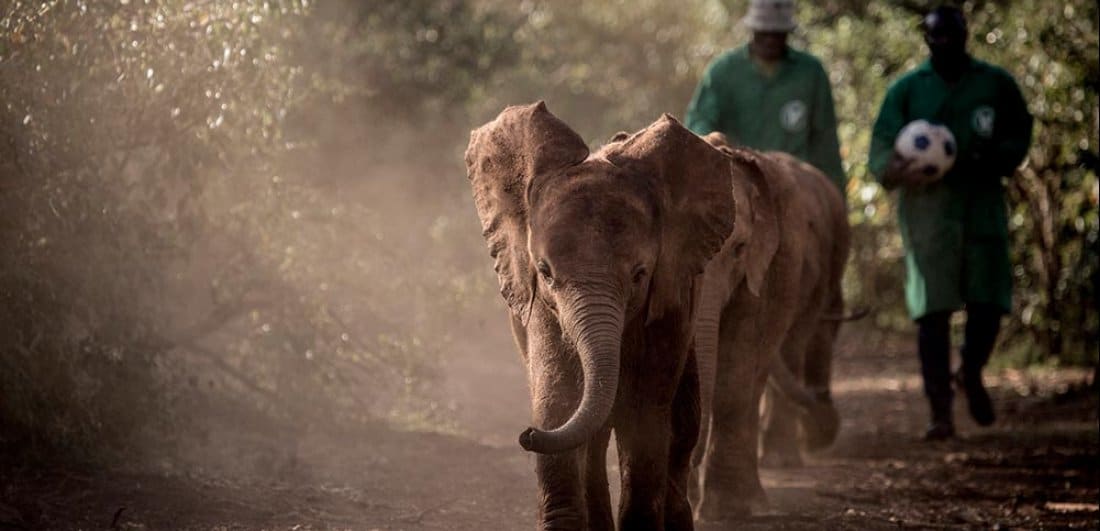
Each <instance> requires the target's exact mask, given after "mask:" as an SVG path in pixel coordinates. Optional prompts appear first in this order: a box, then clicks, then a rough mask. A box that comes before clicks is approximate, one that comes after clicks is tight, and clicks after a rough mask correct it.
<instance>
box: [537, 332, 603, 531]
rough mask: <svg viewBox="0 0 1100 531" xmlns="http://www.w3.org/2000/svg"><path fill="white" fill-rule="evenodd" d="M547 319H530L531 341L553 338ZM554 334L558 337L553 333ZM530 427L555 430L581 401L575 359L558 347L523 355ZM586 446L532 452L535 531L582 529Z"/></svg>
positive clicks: (584, 515) (584, 516)
mask: <svg viewBox="0 0 1100 531" xmlns="http://www.w3.org/2000/svg"><path fill="white" fill-rule="evenodd" d="M544 326H545V327H551V326H556V324H555V323H553V322H551V321H549V320H545V321H543V320H534V319H533V320H532V321H531V327H532V332H531V333H532V334H535V335H536V337H559V335H560V331H558V329H557V328H549V329H548V330H546V329H543V328H541V327H544ZM554 334H558V335H554ZM527 363H528V368H527V370H528V374H527V378H528V383H529V385H530V389H531V403H532V407H531V409H532V420H533V425H534V426H536V427H539V428H542V429H549V428H554V427H557V426H561V425H562V424H564V423H565V422H566V420H568V419H569V417H570V416H571V415H572V413H573V411H574V410H575V409H576V407H577V405H578V404H579V403H580V400H581V393H582V389H581V388H582V385H581V369H580V364H579V362H577V361H576V358H575V357H573V356H571V355H569V354H568V353H567V352H566V350H565V349H564V348H561V346H560V345H543V349H542V350H538V351H532V352H530V353H529V355H528V356H527ZM587 446H588V445H583V446H581V447H580V448H578V449H576V450H571V451H568V452H562V453H560V454H537V455H536V457H535V476H536V478H537V481H538V497H539V498H538V503H539V505H538V520H537V521H538V525H537V526H536V529H539V530H542V531H549V530H566V529H568V530H584V529H587V525H588V522H587V515H588V506H587V503H586V501H585V499H584V492H585V491H584V477H583V475H582V472H583V465H584V464H585V459H586V457H587Z"/></svg>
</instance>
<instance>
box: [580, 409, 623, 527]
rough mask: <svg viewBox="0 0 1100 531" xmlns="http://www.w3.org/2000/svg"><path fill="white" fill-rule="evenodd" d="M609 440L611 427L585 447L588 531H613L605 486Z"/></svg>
mask: <svg viewBox="0 0 1100 531" xmlns="http://www.w3.org/2000/svg"><path fill="white" fill-rule="evenodd" d="M610 439H611V427H610V426H608V427H606V428H604V429H603V430H601V431H600V432H599V433H598V434H597V435H596V437H595V438H594V439H593V440H592V442H590V443H588V444H587V445H586V446H587V448H586V453H587V456H588V457H587V462H586V463H585V468H584V485H585V489H584V492H585V501H586V502H587V504H588V529H589V530H590V531H615V519H614V515H613V514H612V513H611V492H610V490H608V486H607V444H608V441H609V440H610Z"/></svg>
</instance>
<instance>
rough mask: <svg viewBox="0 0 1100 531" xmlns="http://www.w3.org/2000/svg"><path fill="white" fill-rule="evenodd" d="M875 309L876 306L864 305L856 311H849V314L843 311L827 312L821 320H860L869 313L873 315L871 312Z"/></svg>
mask: <svg viewBox="0 0 1100 531" xmlns="http://www.w3.org/2000/svg"><path fill="white" fill-rule="evenodd" d="M874 311H875V308H874V307H873V306H864V307H862V308H857V309H856V310H855V311H854V312H852V313H849V314H847V315H845V314H842V313H839V314H837V313H834V314H828V313H827V314H825V315H822V316H821V320H822V321H839V322H847V321H858V320H860V319H863V318H864V317H867V316H868V315H871V312H874Z"/></svg>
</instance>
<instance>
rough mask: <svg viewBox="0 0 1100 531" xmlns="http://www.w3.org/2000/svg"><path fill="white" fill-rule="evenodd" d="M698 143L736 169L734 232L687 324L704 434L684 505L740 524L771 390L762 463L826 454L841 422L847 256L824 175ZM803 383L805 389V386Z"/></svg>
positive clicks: (838, 202) (760, 499)
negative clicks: (834, 369)
mask: <svg viewBox="0 0 1100 531" xmlns="http://www.w3.org/2000/svg"><path fill="white" fill-rule="evenodd" d="M707 141H708V142H710V143H712V144H714V145H715V146H716V147H717V148H718V149H719V150H721V151H722V152H723V153H724V154H726V155H727V156H728V157H729V158H730V159H731V161H733V164H734V166H735V168H736V171H735V172H734V182H733V192H734V196H735V198H736V203H737V209H736V212H737V213H736V216H737V219H736V222H735V224H734V225H735V228H734V231H733V235H732V236H731V237H730V238H729V239H728V240H727V241H726V242H725V245H724V246H723V248H722V250H721V251H720V252H719V253H718V254H717V255H716V256H715V258H714V259H713V260H712V261H711V262H710V263H709V264H708V265H707V269H706V274H705V275H704V282H703V286H704V287H703V291H702V296H701V299H700V307H699V309H698V311H697V321H696V326H695V333H696V340H695V341H696V343H695V346H696V349H695V352H696V354H697V363H698V366H699V371H700V385H701V401H702V402H701V408H702V422H701V424H702V435H701V439H700V440H701V442H700V445H699V447H698V448H697V449H696V456H695V462H696V463H697V464H699V465H700V467H701V473H700V476H701V480H702V484H701V490H702V492H701V495H700V493H698V492H697V491H696V488H697V487H700V485H698V484H697V483H696V482H695V481H692V483H691V485H690V488H691V490H692V494H693V498H696V499H695V500H693V501H697V502H698V503H697V511H698V514H699V516H700V518H701V519H704V520H724V519H727V518H738V517H742V516H745V515H747V514H749V513H751V512H754V511H759V510H762V509H763V508H764V507H765V506H766V497H765V495H764V491H763V488H762V487H761V485H760V478H759V474H758V471H757V440H758V436H759V433H760V414H759V404H760V399H761V396H762V393H763V391H764V388H765V383H766V382H768V381H769V380H768V379H769V376H770V378H771V383H772V384H773V386H772V389H778V390H779V391H780V392H779V393H773V395H772V397H771V399H770V402H771V408H770V409H771V412H770V415H769V416H768V418H767V422H766V425H765V429H764V436H763V443H764V457H765V459H766V460H767V461H769V462H770V463H772V464H777V465H787V466H790V465H797V464H799V463H800V462H801V457H800V454H799V447H798V440H799V428H801V431H802V433H801V435H802V437H803V439H804V442H805V443H806V445H807V446H809V447H810V448H820V447H823V446H827V445H829V444H830V443H831V442H832V440H833V438H834V437H835V436H836V433H837V428H838V425H839V417H838V415H837V412H836V410H835V409H834V408H833V405H832V400H831V398H830V396H829V383H830V377H831V375H830V365H831V362H832V344H833V339H834V337H835V335H836V331H837V327H838V325H839V318H838V316H840V315H841V314H842V313H843V298H842V296H841V289H840V288H841V286H840V283H841V276H842V275H843V271H844V264H845V262H846V260H847V258H848V247H849V229H848V221H847V214H846V209H845V205H844V200H843V198H842V197H841V195H840V192H839V190H837V188H836V186H834V185H833V184H832V183H831V182H830V181H829V180H828V178H827V177H825V175H823V174H822V173H821V172H820V171H817V170H816V169H814V168H813V167H812V166H810V165H808V164H805V163H803V162H800V161H798V160H797V159H795V158H794V157H792V156H790V155H786V154H783V153H760V152H756V151H752V150H748V149H742V148H736V147H730V146H728V145H726V143H725V142H724V139H723V138H722V137H720V136H718V135H715V134H713V133H712V134H711V135H708V136H707ZM806 386H808V388H807V387H806Z"/></svg>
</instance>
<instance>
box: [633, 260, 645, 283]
mask: <svg viewBox="0 0 1100 531" xmlns="http://www.w3.org/2000/svg"><path fill="white" fill-rule="evenodd" d="M645 275H646V270H645V266H644V265H641V264H638V266H637V267H635V268H634V283H635V284H639V283H641V282H642V281H643V280H645Z"/></svg>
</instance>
